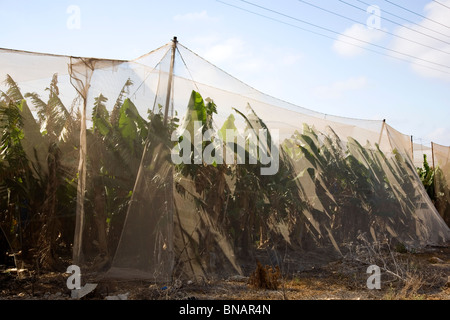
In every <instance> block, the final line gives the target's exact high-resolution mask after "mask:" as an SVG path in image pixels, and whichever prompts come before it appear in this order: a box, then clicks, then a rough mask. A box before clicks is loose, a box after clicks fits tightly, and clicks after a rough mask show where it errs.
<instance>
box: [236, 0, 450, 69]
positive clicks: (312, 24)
mask: <svg viewBox="0 0 450 320" xmlns="http://www.w3.org/2000/svg"><path fill="white" fill-rule="evenodd" d="M240 1H241V2H244V3H247V4H249V5H252V6H254V7H257V8H260V9H263V10H266V11H269V12H272V13H275V14H277V15H280V16H283V17H286V18H289V19H292V20H295V21H298V22H301V23H304V24H307V25H310V26H313V27H316V28H318V29H322V30H325V31H327V32H331V33H334V34H337V35H339V36H343V37H346V38H349V39H352V40H356V41H359V42H362V43H366V44H368V45H371V46H374V47H377V48H380V49H384V50H387V51H391V52H393V53H396V54H400V55H404V56H407V57H409V58H413V59H416V60H420V61H423V62H427V63H430V64H433V65H436V66H439V67H443V68H446V69H450V67H449V66H447V65H444V64H441V63H437V62H434V61H430V60H427V59H423V58H420V57H417V56H414V55H411V54H408V53H404V52H400V51H397V50H394V49H389V48H386V47H384V46H381V45H378V44H376V43H371V42H370V41H365V40H361V39H358V38H355V37H352V36H349V35H346V34H343V33H340V32H337V31H335V30H331V29H329V28H325V27H322V26H319V25H317V24H314V23H311V22H308V21H305V20H302V19H299V18H295V17H292V16H289V15H287V14H284V13H281V12H278V11H275V10H273V9H269V8H266V7H263V6H261V5H258V4H255V3H252V2H250V1H247V0H240Z"/></svg>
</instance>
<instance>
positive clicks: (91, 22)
mask: <svg viewBox="0 0 450 320" xmlns="http://www.w3.org/2000/svg"><path fill="white" fill-rule="evenodd" d="M223 1H224V2H226V3H229V4H231V5H234V6H239V7H241V8H244V9H246V10H250V11H252V12H255V13H258V14H263V15H266V16H269V17H271V18H272V19H277V20H280V21H282V22H284V23H282V22H279V21H278V22H277V21H274V20H271V19H267V18H264V17H261V16H258V15H255V14H252V13H250V12H246V11H243V10H239V9H237V8H235V7H232V6H229V5H226V4H224V3H221V2H219V1H216V0H190V1H181V0H165V1H137V0H128V1H77V0H70V1H48V0H46V1H44V0H42V1H25V0H16V1H5V0H0V47H3V48H11V49H21V50H28V51H37V52H47V53H55V54H65V55H73V56H88V57H99V58H114V59H134V58H137V57H139V56H141V55H142V54H145V53H147V52H149V51H151V50H153V49H156V48H158V47H160V46H162V45H164V44H166V43H168V42H169V41H170V40H171V39H172V37H173V36H177V37H178V40H179V41H180V43H182V44H183V45H184V46H186V47H188V48H189V49H191V50H193V51H194V52H196V53H198V54H199V55H200V56H202V57H204V58H206V59H207V60H209V61H211V62H212V63H214V64H215V65H217V66H218V67H220V68H221V69H223V70H225V71H227V72H228V73H230V74H232V75H234V76H235V77H237V78H238V79H240V80H242V81H244V82H246V83H248V84H249V85H251V86H252V87H254V88H256V89H258V90H260V91H263V92H265V93H267V94H269V95H272V96H275V97H277V98H280V99H282V100H285V101H288V102H291V103H294V104H297V105H300V106H302V107H305V108H309V109H313V110H316V111H320V112H324V113H327V114H333V115H339V116H345V117H351V118H363V119H386V120H387V122H388V123H389V124H390V125H391V126H393V127H394V128H396V129H397V130H399V131H401V132H402V133H405V134H408V135H413V137H414V140H415V142H419V143H420V142H423V143H429V142H430V141H434V142H436V143H439V144H444V145H450V122H449V119H450V99H449V98H450V74H449V73H450V27H447V26H445V24H447V25H449V26H450V9H449V8H446V7H445V6H444V5H446V6H448V7H450V0H440V1H439V2H440V3H441V4H439V3H436V2H433V1H431V0H414V1H411V0H391V1H386V0H365V1H359V0H344V1H345V2H347V3H348V4H350V5H353V6H357V7H360V8H361V9H363V10H358V9H355V8H354V7H352V6H350V5H347V4H345V3H343V2H342V1H339V0H320V1H317V0H316V1H313V0H305V2H309V3H314V5H316V6H319V7H322V8H323V9H325V10H329V11H333V12H335V13H337V14H340V15H342V16H345V17H347V19H345V18H342V17H338V16H336V15H333V14H330V13H329V12H326V11H324V10H320V9H318V8H314V7H312V6H310V5H308V4H305V3H304V2H303V1H299V0H280V1H267V0H249V1H248V2H251V3H254V4H257V5H258V6H261V7H264V8H269V9H271V10H272V12H270V11H267V10H264V9H262V8H258V7H256V6H254V5H251V4H249V3H248V2H245V1H240V0H223ZM364 2H365V3H366V4H370V5H377V6H378V7H379V9H380V13H381V19H379V20H378V21H379V22H380V24H379V25H378V26H377V27H379V29H374V30H371V29H369V28H368V27H367V25H366V22H367V21H368V19H369V21H377V20H373V19H374V16H371V15H370V14H369V13H367V12H366V11H365V10H366V9H367V8H368V6H367V5H366V4H364ZM390 2H394V3H396V4H398V5H400V6H403V7H406V8H408V9H409V10H411V11H414V12H416V13H419V14H421V15H423V16H425V17H427V18H426V19H425V18H423V17H420V16H418V15H415V14H412V13H411V12H408V11H406V10H403V9H401V8H399V7H398V6H395V5H393V4H392V3H390ZM442 4H444V5H442ZM70 6H76V7H77V8H78V9H79V15H77V18H79V20H73V17H74V11H69V12H68V8H70ZM273 11H276V12H279V13H282V14H283V15H278V14H276V13H274V12H273ZM390 14H395V15H398V16H400V17H403V18H405V19H408V20H410V21H411V22H413V24H412V23H410V22H406V21H404V20H401V19H399V18H397V17H394V16H392V15H390ZM288 16H289V17H292V18H295V19H296V20H295V19H292V18H289V17H288ZM71 19H72V20H71ZM350 19H351V20H350ZM370 19H372V20H370ZM387 19H389V20H393V21H397V22H398V23H399V24H400V25H398V24H393V23H391V22H390V21H388V20H387ZM428 19H430V20H428ZM300 20H304V21H307V22H310V23H311V24H314V25H316V26H319V27H321V28H322V29H320V28H317V27H313V26H311V25H306V24H304V23H301V22H300ZM431 20H434V21H437V22H440V23H442V25H441V24H438V23H435V22H433V21H431ZM74 21H75V22H77V21H79V24H75V25H74V24H72V25H71V26H75V28H70V27H69V26H68V22H69V25H70V23H74ZM355 21H359V22H361V23H362V24H357V23H356V22H355ZM287 24H291V25H287ZM292 25H293V26H292ZM401 25H403V26H401ZM300 28H305V29H308V30H312V31H314V32H316V33H321V34H324V35H326V36H327V37H323V36H319V35H317V34H314V33H310V32H306V31H304V30H301V29H300ZM323 28H326V29H327V30H333V31H334V32H329V31H325V30H324V29H323ZM414 30H416V31H420V32H421V33H420V32H415V31H414ZM432 30H434V31H432ZM424 34H427V35H429V36H426V35H424ZM431 36H432V37H431ZM350 37H353V38H358V39H363V40H364V41H365V42H364V43H362V42H358V45H360V46H362V47H366V48H369V49H371V50H376V51H378V52H380V53H382V54H375V53H373V52H370V51H367V50H364V49H362V48H359V47H356V46H351V45H349V44H346V43H343V42H340V41H337V40H336V39H341V40H344V41H347V42H348V41H354V40H352V38H350ZM370 44H375V45H376V46H378V47H375V46H372V45H370ZM436 49H437V50H436ZM446 52H449V53H446ZM399 53H404V54H403V55H401V54H399ZM392 56H396V57H397V58H400V59H402V60H399V59H397V58H393V57H392ZM418 64H423V65H427V66H428V67H430V68H424V67H420V66H418ZM446 66H449V67H446ZM432 68H433V69H432ZM434 69H439V70H444V71H445V72H449V73H445V72H440V71H437V70H434Z"/></svg>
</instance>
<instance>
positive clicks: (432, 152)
mask: <svg viewBox="0 0 450 320" xmlns="http://www.w3.org/2000/svg"><path fill="white" fill-rule="evenodd" d="M431 161H432V164H433V170H435V168H436V167H435V166H434V143H433V141H431Z"/></svg>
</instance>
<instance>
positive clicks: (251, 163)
mask: <svg viewBox="0 0 450 320" xmlns="http://www.w3.org/2000/svg"><path fill="white" fill-rule="evenodd" d="M0 73H1V74H0V76H1V77H2V79H4V80H5V81H4V82H3V83H2V84H1V87H0V89H1V91H2V97H1V110H2V114H1V118H0V120H1V130H2V158H1V161H2V162H1V170H2V171H1V177H2V179H3V180H2V182H1V185H0V193H1V197H2V208H1V209H2V220H1V223H2V230H7V231H6V232H4V233H5V234H6V235H7V238H8V239H9V242H10V246H11V247H12V248H13V249H14V250H19V249H21V250H23V252H28V251H33V252H34V253H33V254H34V255H37V256H39V257H41V260H42V263H44V262H45V263H46V264H48V265H51V266H55V265H56V266H57V265H61V263H63V262H61V261H60V260H61V259H59V256H61V255H62V253H61V252H66V253H67V252H69V253H70V257H71V263H76V264H79V265H82V266H83V267H84V268H87V269H88V270H93V271H97V272H102V273H104V274H105V275H107V276H110V277H121V278H127V279H132V278H133V279H134V278H136V279H152V280H155V281H168V280H173V279H174V278H189V279H199V278H215V277H223V276H226V275H235V274H245V273H248V272H249V270H250V268H253V267H254V265H255V261H256V260H257V259H258V260H259V261H263V262H265V263H268V264H272V265H279V266H280V267H282V268H284V269H283V270H285V271H286V270H288V271H295V270H298V269H299V266H300V265H301V264H302V263H303V262H304V261H306V260H307V259H308V257H313V256H314V257H315V258H316V259H318V260H321V261H326V260H327V259H332V258H333V257H339V256H341V255H345V254H346V251H347V250H348V248H349V247H351V246H352V245H355V244H357V243H358V242H360V241H363V240H364V241H369V242H379V241H384V240H386V239H388V240H389V241H394V242H397V243H402V244H404V245H405V246H408V247H414V248H419V247H422V246H426V245H440V244H443V243H446V242H447V241H448V240H449V239H450V230H449V228H448V226H447V225H446V223H445V222H444V220H443V218H442V217H441V215H440V214H439V213H438V211H437V210H436V208H435V207H434V205H433V203H432V202H431V200H430V198H429V197H428V195H427V193H426V190H425V189H424V187H423V185H422V182H421V180H420V178H419V176H418V174H417V172H416V165H415V164H414V159H413V155H414V150H413V149H414V148H413V145H412V144H411V139H410V137H409V136H407V135H404V134H402V133H400V132H398V131H397V130H395V129H394V128H392V127H391V126H390V125H389V124H388V123H386V122H385V121H373V120H360V119H350V118H343V117H337V116H331V115H326V114H322V113H319V112H315V111H313V110H309V109H306V108H302V107H299V106H296V105H294V104H291V103H288V102H285V101H282V100H279V99H276V98H274V97H271V96H268V95H266V94H264V93H261V92H259V91H257V90H256V89H254V88H252V87H250V86H248V85H246V84H244V83H242V82H241V81H239V80H237V79H235V78H234V77H232V76H231V75H229V74H227V73H226V72H224V71H222V70H220V69H219V68H217V67H215V66H214V65H212V64H211V63H209V62H207V61H206V60H204V59H202V58H201V57H199V56H198V55H196V54H195V53H194V52H192V51H190V50H189V49H187V48H186V47H184V46H183V45H181V44H180V43H178V42H176V41H173V42H170V43H168V44H167V45H165V46H162V47H161V48H159V49H156V50H154V51H152V52H150V53H149V54H147V55H144V56H142V57H140V58H138V59H135V60H132V61H118V60H104V59H96V58H81V57H69V56H56V55H49V54H37V53H30V52H21V51H14V50H7V49H2V50H0ZM434 149H435V153H436V152H438V150H437V149H438V148H436V146H435V148H434ZM445 152H446V153H445ZM441 154H442V156H444V155H445V157H443V158H442V159H445V160H443V161H446V162H439V164H440V168H442V172H446V174H447V173H448V172H449V170H448V168H447V167H448V155H449V153H448V149H447V151H445V150H444V151H443V152H441V153H440V155H441ZM440 155H439V156H437V155H435V157H436V158H438V157H440ZM439 159H441V158H439ZM439 161H441V160H439ZM444 177H445V178H446V179H448V175H447V176H446V175H445V174H442V179H443V178H444ZM440 181H441V180H440ZM446 181H448V180H446ZM440 183H441V182H440ZM25 185H26V186H27V188H23V186H25ZM446 190H447V191H448V188H447V189H446ZM445 194H446V197H447V198H446V199H445V201H446V203H447V204H448V203H449V202H448V192H447V193H445ZM441 214H442V213H441Z"/></svg>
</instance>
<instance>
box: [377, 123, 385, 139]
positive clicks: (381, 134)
mask: <svg viewBox="0 0 450 320" xmlns="http://www.w3.org/2000/svg"><path fill="white" fill-rule="evenodd" d="M385 126H386V119H383V125H382V126H381V132H380V138H379V139H378V145H380V143H381V137H382V136H383V130H384V127H385Z"/></svg>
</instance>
